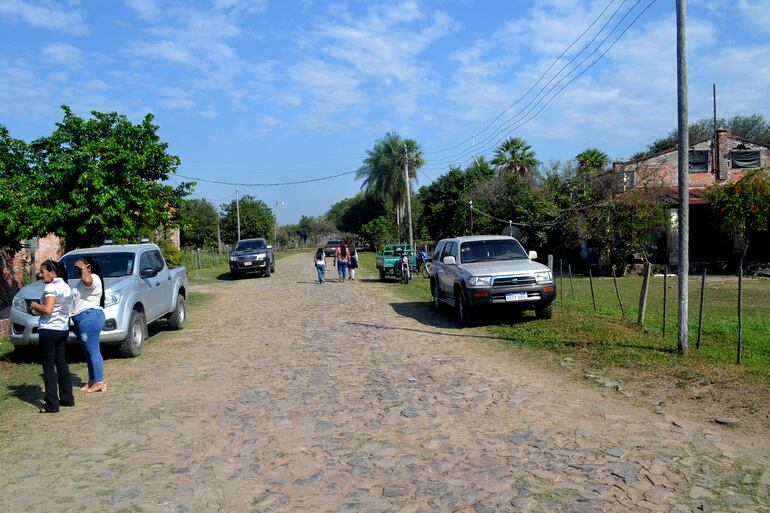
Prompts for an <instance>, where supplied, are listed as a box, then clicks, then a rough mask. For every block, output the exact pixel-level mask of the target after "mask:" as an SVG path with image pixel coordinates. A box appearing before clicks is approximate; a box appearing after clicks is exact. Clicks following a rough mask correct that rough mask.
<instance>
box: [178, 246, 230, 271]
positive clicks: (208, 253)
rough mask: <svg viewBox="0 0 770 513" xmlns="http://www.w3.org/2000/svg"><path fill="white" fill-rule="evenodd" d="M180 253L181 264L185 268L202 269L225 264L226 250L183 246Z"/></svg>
mask: <svg viewBox="0 0 770 513" xmlns="http://www.w3.org/2000/svg"><path fill="white" fill-rule="evenodd" d="M181 253H182V258H181V264H182V265H183V266H185V267H187V269H204V268H208V267H216V266H218V265H222V264H227V258H228V255H227V252H225V251H219V250H218V249H217V248H199V249H192V248H184V249H182V250H181Z"/></svg>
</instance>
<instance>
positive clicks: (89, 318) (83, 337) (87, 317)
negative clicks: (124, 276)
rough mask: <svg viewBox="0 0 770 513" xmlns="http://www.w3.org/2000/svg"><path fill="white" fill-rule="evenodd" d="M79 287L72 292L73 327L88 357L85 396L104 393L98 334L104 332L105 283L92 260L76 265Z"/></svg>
mask: <svg viewBox="0 0 770 513" xmlns="http://www.w3.org/2000/svg"><path fill="white" fill-rule="evenodd" d="M74 266H75V272H76V273H78V274H80V283H79V284H78V286H77V287H75V288H74V289H73V290H72V293H73V303H72V323H73V324H74V325H75V336H76V337H77V339H78V342H80V347H82V348H83V352H84V353H85V355H86V363H87V364H88V384H86V385H84V386H83V388H82V389H81V390H83V391H84V392H89V393H90V392H105V391H106V390H107V383H105V381H104V358H102V353H101V350H100V348H99V334H100V333H101V332H102V328H104V322H105V319H104V310H103V308H104V280H103V279H102V271H101V268H100V267H99V263H98V262H97V261H96V260H94V259H93V258H92V257H90V256H86V257H83V258H79V259H78V260H76V261H75V264H74Z"/></svg>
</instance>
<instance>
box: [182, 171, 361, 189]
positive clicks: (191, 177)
mask: <svg viewBox="0 0 770 513" xmlns="http://www.w3.org/2000/svg"><path fill="white" fill-rule="evenodd" d="M357 172H358V171H346V172H344V173H338V174H336V175H330V176H323V177H321V178H309V179H307V180H297V181H294V182H277V183H245V182H224V181H220V180H207V179H205V178H196V177H194V176H186V175H183V174H180V173H177V174H176V175H177V176H181V177H182V178H187V179H188V180H195V181H196V182H205V183H216V184H220V185H234V186H240V187H277V186H281V185H299V184H303V183H311V182H320V181H323V180H331V179H332V178H339V177H340V176H345V175H351V174H353V173H357Z"/></svg>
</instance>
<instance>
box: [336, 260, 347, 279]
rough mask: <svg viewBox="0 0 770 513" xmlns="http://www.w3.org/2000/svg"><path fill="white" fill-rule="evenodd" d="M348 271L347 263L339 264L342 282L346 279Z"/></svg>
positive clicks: (338, 270)
mask: <svg viewBox="0 0 770 513" xmlns="http://www.w3.org/2000/svg"><path fill="white" fill-rule="evenodd" d="M347 271H348V263H347V262H337V272H338V273H339V275H340V280H344V279H345V275H346V274H347Z"/></svg>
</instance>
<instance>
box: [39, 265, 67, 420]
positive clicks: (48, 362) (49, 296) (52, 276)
mask: <svg viewBox="0 0 770 513" xmlns="http://www.w3.org/2000/svg"><path fill="white" fill-rule="evenodd" d="M40 277H41V279H42V280H43V283H45V288H44V289H43V297H42V298H40V302H36V301H33V302H32V303H30V305H29V309H30V311H31V313H32V314H35V315H40V320H39V321H38V334H39V337H40V351H41V353H42V359H41V360H42V363H43V382H44V384H45V405H44V406H43V408H41V409H40V413H56V412H58V411H59V406H75V396H74V395H72V379H71V378H70V369H69V366H68V365H67V360H65V358H64V350H65V347H66V345H67V337H69V315H70V308H71V307H72V289H70V287H69V285H67V270H66V269H65V268H64V266H62V265H60V264H59V263H57V262H55V261H53V260H46V261H45V262H43V263H42V264H40ZM57 384H58V390H57Z"/></svg>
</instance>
